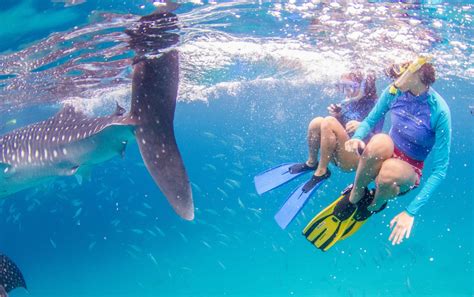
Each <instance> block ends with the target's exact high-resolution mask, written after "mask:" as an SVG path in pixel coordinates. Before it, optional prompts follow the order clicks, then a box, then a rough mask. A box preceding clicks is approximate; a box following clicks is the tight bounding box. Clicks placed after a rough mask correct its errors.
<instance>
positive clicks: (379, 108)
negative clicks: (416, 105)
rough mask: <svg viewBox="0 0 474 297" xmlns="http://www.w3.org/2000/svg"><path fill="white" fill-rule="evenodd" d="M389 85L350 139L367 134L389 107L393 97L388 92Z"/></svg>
mask: <svg viewBox="0 0 474 297" xmlns="http://www.w3.org/2000/svg"><path fill="white" fill-rule="evenodd" d="M388 90H389V87H387V88H386V89H385V90H384V91H383V93H382V95H380V98H379V100H378V101H377V103H376V104H375V106H374V108H372V110H371V111H370V113H369V115H368V116H367V117H366V118H365V119H364V120H363V121H362V123H360V125H359V128H357V130H356V132H355V133H354V136H352V139H360V140H362V139H364V138H365V137H366V136H367V135H369V133H370V131H372V129H373V128H374V127H375V125H376V124H377V123H378V122H379V120H380V119H382V118H383V117H384V116H385V114H386V113H387V111H388V110H389V109H390V104H391V102H392V100H393V98H394V97H395V96H394V95H392V94H390V93H389V91H388Z"/></svg>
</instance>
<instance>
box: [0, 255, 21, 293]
mask: <svg viewBox="0 0 474 297" xmlns="http://www.w3.org/2000/svg"><path fill="white" fill-rule="evenodd" d="M16 288H25V289H26V282H25V279H24V278H23V275H22V274H21V271H20V269H19V268H18V266H16V264H15V263H13V261H12V260H10V259H9V258H8V257H7V256H5V255H2V254H0V297H8V293H9V292H10V291H12V290H13V289H16Z"/></svg>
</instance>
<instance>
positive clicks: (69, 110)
mask: <svg viewBox="0 0 474 297" xmlns="http://www.w3.org/2000/svg"><path fill="white" fill-rule="evenodd" d="M85 117H87V116H86V115H85V114H84V113H83V112H81V111H78V110H76V108H75V107H74V106H72V105H70V104H66V105H64V106H63V108H61V110H60V111H58V113H56V115H55V116H54V118H62V119H64V120H68V119H73V118H85Z"/></svg>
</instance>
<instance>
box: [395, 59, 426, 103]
mask: <svg viewBox="0 0 474 297" xmlns="http://www.w3.org/2000/svg"><path fill="white" fill-rule="evenodd" d="M431 60H432V57H431V56H418V57H417V58H416V59H415V60H413V62H411V63H410V64H409V65H408V66H405V67H404V65H400V67H399V68H398V69H393V71H394V72H395V73H396V74H397V76H398V78H400V77H401V76H402V75H403V74H404V73H405V72H406V71H409V72H410V73H415V72H417V71H418V70H420V68H421V67H422V66H423V65H425V64H426V63H429V62H431ZM398 78H397V79H398ZM397 91H398V88H397V87H396V86H395V83H393V84H392V85H391V86H390V89H389V92H390V94H392V95H395V94H396V93H397Z"/></svg>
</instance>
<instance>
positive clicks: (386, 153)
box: [364, 133, 394, 160]
mask: <svg viewBox="0 0 474 297" xmlns="http://www.w3.org/2000/svg"><path fill="white" fill-rule="evenodd" d="M393 149H394V145H393V140H392V138H390V136H388V135H387V134H382V133H381V134H377V135H374V136H373V137H372V138H371V139H370V141H369V143H368V144H367V146H366V148H365V150H364V156H365V157H366V158H376V159H380V160H385V159H388V158H390V157H391V156H392V155H393Z"/></svg>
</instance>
